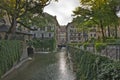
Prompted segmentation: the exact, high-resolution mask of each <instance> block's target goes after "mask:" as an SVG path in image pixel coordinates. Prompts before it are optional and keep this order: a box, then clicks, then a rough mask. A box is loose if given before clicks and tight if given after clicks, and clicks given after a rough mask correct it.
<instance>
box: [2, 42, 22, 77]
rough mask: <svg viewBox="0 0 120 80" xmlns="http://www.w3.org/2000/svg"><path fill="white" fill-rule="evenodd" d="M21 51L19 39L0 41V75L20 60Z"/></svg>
mask: <svg viewBox="0 0 120 80" xmlns="http://www.w3.org/2000/svg"><path fill="white" fill-rule="evenodd" d="M21 53H22V47H21V42H20V41H15V40H14V41H7V40H6V41H5V40H4V41H3V40H2V41H0V76H1V75H3V74H4V73H5V72H6V71H8V70H9V69H10V68H12V66H13V65H14V64H15V63H16V62H18V61H19V60H20V56H21Z"/></svg>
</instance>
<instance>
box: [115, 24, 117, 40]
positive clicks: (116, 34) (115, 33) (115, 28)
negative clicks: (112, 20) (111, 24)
mask: <svg viewBox="0 0 120 80" xmlns="http://www.w3.org/2000/svg"><path fill="white" fill-rule="evenodd" d="M115 39H117V26H116V25H115Z"/></svg>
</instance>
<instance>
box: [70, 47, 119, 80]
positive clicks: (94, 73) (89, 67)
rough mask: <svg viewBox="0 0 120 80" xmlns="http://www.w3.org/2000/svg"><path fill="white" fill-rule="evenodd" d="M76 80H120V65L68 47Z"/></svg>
mask: <svg viewBox="0 0 120 80" xmlns="http://www.w3.org/2000/svg"><path fill="white" fill-rule="evenodd" d="M68 51H69V52H70V54H71V58H72V62H73V69H74V71H75V72H76V77H77V79H76V80H119V78H120V63H119V62H114V61H112V60H110V59H108V58H106V57H103V56H99V55H95V54H91V53H89V52H85V51H83V50H80V49H78V48H75V47H71V46H68Z"/></svg>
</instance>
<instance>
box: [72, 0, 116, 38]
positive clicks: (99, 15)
mask: <svg viewBox="0 0 120 80" xmlns="http://www.w3.org/2000/svg"><path fill="white" fill-rule="evenodd" d="M117 1H118V0H117ZM117 1H115V0H81V1H80V2H81V6H80V7H78V8H77V9H76V10H75V11H74V14H75V15H76V16H85V18H86V19H89V20H91V21H93V22H94V24H96V25H98V26H99V27H100V28H101V31H102V38H103V40H104V39H105V33H104V27H106V26H109V25H118V17H117V15H116V6H118V2H117ZM86 21H88V20H86ZM86 21H85V22H86Z"/></svg>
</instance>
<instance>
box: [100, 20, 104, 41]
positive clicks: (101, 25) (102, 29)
mask: <svg viewBox="0 0 120 80" xmlns="http://www.w3.org/2000/svg"><path fill="white" fill-rule="evenodd" d="M100 27H101V31H102V39H103V41H105V35H104V28H103V24H102V20H100Z"/></svg>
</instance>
